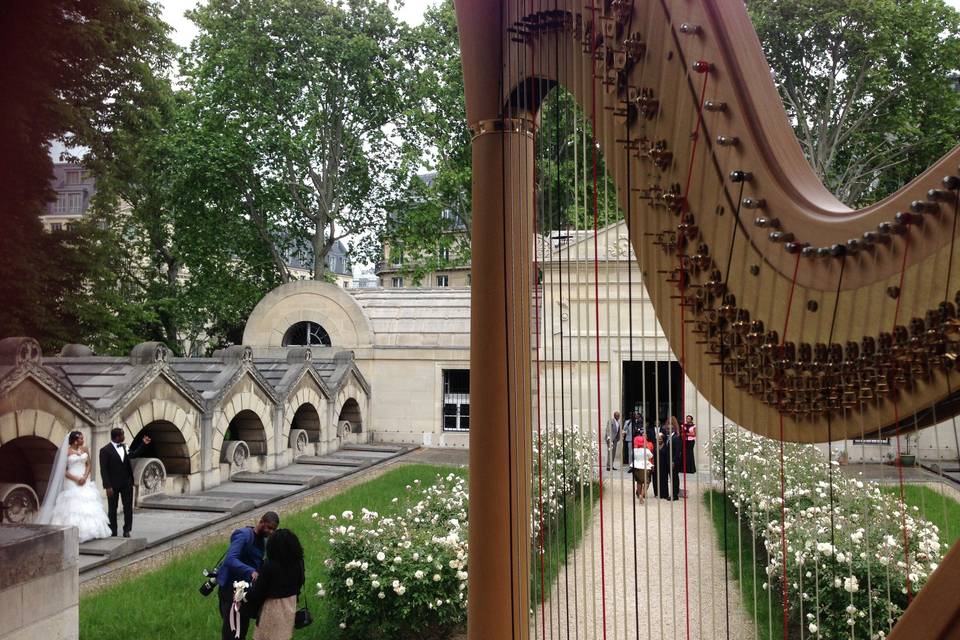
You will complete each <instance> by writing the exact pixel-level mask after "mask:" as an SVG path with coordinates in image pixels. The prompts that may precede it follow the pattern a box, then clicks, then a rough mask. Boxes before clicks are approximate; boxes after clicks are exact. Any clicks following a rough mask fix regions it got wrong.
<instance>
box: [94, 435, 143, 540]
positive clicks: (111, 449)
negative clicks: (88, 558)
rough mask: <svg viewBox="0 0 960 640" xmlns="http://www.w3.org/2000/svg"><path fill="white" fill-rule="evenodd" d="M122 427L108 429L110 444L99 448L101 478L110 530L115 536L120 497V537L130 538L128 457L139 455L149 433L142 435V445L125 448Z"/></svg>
mask: <svg viewBox="0 0 960 640" xmlns="http://www.w3.org/2000/svg"><path fill="white" fill-rule="evenodd" d="M123 438H124V434H123V429H121V428H120V427H115V428H113V429H111V430H110V444H108V445H106V446H105V447H103V448H102V449H100V478H101V479H102V480H103V488H104V489H106V490H107V516H108V517H109V518H110V531H111V532H112V534H113V535H114V536H116V535H117V500H118V499H122V500H123V537H124V538H129V537H130V529H132V528H133V465H131V464H130V459H131V458H137V457H139V456H140V455H141V454H142V452H143V449H144V447H146V446H147V445H148V444H150V436H146V435H145V436H143V444H142V445H141V446H139V447H136V448H135V449H133V450H131V451H127V447H126V445H124V444H123Z"/></svg>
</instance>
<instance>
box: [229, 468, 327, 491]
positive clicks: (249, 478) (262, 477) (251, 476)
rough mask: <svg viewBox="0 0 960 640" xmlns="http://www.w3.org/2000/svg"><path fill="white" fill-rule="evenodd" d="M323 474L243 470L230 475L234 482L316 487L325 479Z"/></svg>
mask: <svg viewBox="0 0 960 640" xmlns="http://www.w3.org/2000/svg"><path fill="white" fill-rule="evenodd" d="M323 479H324V478H323V476H315V475H303V474H292V473H252V472H250V471H241V472H240V473H235V474H233V475H232V476H230V480H231V481H232V482H252V483H256V484H287V485H303V486H307V487H315V486H317V485H318V484H320V483H321V482H322V481H323Z"/></svg>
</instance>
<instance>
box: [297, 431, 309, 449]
mask: <svg viewBox="0 0 960 640" xmlns="http://www.w3.org/2000/svg"><path fill="white" fill-rule="evenodd" d="M309 442H310V440H309V438H307V432H306V431H301V432H300V433H298V434H297V443H296V450H297V453H303V452H304V451H306V450H307V444H308V443H309Z"/></svg>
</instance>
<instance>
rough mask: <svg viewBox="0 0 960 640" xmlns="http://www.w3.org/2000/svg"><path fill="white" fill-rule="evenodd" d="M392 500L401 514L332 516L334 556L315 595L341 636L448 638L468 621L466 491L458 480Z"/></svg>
mask: <svg viewBox="0 0 960 640" xmlns="http://www.w3.org/2000/svg"><path fill="white" fill-rule="evenodd" d="M406 489H407V491H406V494H405V495H404V496H403V497H402V498H394V502H396V503H397V504H398V507H399V514H398V515H394V516H390V517H386V516H381V515H380V514H378V513H376V512H373V511H368V510H367V509H362V510H361V512H360V514H354V513H353V512H351V511H344V512H343V513H342V514H341V515H340V516H330V519H329V522H328V523H327V526H329V527H330V547H331V555H330V557H329V558H327V559H326V560H325V565H326V566H327V568H328V569H329V577H328V579H327V582H326V584H318V585H317V594H318V595H319V596H321V597H325V598H328V599H330V600H332V601H333V603H332V607H331V609H332V610H334V611H336V612H337V615H338V616H339V618H340V622H339V624H340V628H341V629H344V630H345V631H344V637H349V638H378V639H380V638H398V639H400V638H418V639H423V640H429V639H434V638H445V637H447V636H449V634H450V633H451V631H452V630H453V629H454V628H456V627H457V626H459V625H461V624H463V622H464V621H465V620H466V615H467V596H466V594H467V591H466V589H467V489H466V481H465V480H464V479H463V478H461V477H459V476H456V475H454V474H449V475H447V476H445V477H444V476H439V475H438V476H437V478H436V480H435V481H434V483H433V484H431V485H430V486H423V485H422V484H421V483H420V482H419V481H418V482H415V483H414V485H408V486H407V487H406Z"/></svg>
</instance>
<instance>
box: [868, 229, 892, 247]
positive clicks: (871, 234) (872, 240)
mask: <svg viewBox="0 0 960 640" xmlns="http://www.w3.org/2000/svg"><path fill="white" fill-rule="evenodd" d="M863 241H864V242H865V243H866V244H868V245H872V244H876V243H878V242H879V243H881V244H887V243H888V242H890V236H888V235H884V234H881V233H878V232H876V231H866V232H864V234H863Z"/></svg>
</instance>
